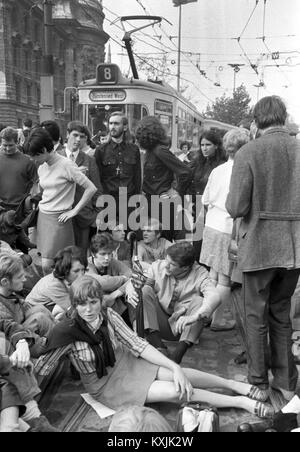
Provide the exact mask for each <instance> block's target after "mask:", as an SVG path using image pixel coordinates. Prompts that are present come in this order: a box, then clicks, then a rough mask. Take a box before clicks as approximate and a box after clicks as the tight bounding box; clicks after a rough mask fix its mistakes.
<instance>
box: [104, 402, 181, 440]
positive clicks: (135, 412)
mask: <svg viewBox="0 0 300 452" xmlns="http://www.w3.org/2000/svg"><path fill="white" fill-rule="evenodd" d="M108 431H109V432H164V433H170V432H174V430H173V429H172V428H171V426H170V425H169V423H168V422H167V421H166V419H165V418H164V417H163V416H162V415H161V414H159V413H158V411H156V410H153V408H149V407H145V406H138V405H130V406H127V407H123V408H121V409H120V410H119V411H117V412H116V413H115V414H114V415H113V418H112V421H111V423H110V426H109V429H108Z"/></svg>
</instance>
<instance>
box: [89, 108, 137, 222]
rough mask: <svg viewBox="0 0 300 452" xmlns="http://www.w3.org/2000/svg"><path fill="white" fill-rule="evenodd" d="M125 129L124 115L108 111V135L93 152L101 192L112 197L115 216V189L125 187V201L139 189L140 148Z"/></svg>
mask: <svg viewBox="0 0 300 452" xmlns="http://www.w3.org/2000/svg"><path fill="white" fill-rule="evenodd" d="M127 131H128V120H127V118H126V116H124V114H123V113H122V112H114V113H112V114H111V116H110V118H109V134H110V139H109V141H108V142H107V143H104V144H102V145H101V146H100V147H98V148H97V149H96V152H95V159H96V162H97V165H98V169H99V174H100V180H101V182H102V184H103V189H104V194H105V195H111V196H112V197H113V198H114V200H115V203H116V215H117V217H118V216H119V193H120V192H119V189H122V188H123V189H126V190H127V201H128V199H129V198H130V197H131V196H133V195H138V194H140V193H141V158H140V150H139V148H138V147H137V146H136V145H135V144H133V143H130V142H129V141H128V140H127ZM113 219H115V218H110V220H113ZM122 220H123V218H122ZM125 220H126V219H125ZM122 222H123V221H122Z"/></svg>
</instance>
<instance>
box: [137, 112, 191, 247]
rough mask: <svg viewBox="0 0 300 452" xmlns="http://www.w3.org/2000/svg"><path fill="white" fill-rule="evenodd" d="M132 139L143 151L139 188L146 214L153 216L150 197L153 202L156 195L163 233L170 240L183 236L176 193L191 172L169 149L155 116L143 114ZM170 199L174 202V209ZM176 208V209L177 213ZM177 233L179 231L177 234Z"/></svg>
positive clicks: (163, 131) (182, 191)
mask: <svg viewBox="0 0 300 452" xmlns="http://www.w3.org/2000/svg"><path fill="white" fill-rule="evenodd" d="M136 140H137V141H138V143H139V145H140V147H141V148H142V149H144V150H145V151H146V155H145V161H144V172H143V174H144V181H143V188H142V189H143V192H144V193H145V195H146V198H147V201H148V216H149V217H151V218H154V217H155V215H154V212H152V210H154V205H153V206H151V200H152V201H154V199H155V198H154V196H155V195H156V197H157V198H158V199H157V200H156V201H160V202H161V205H162V211H163V212H162V213H161V214H160V215H158V216H159V218H157V219H158V220H159V221H160V222H161V223H162V224H163V226H165V227H166V226H167V224H168V229H169V231H168V233H167V234H166V232H165V236H166V238H167V239H168V240H170V241H172V240H173V239H185V232H184V231H182V229H183V227H182V226H183V225H182V224H180V223H178V222H177V221H176V220H178V219H179V215H178V212H179V211H180V215H181V198H180V195H183V194H185V190H186V187H187V185H188V184H189V182H190V179H191V174H192V171H191V169H190V168H189V167H188V166H187V165H186V164H185V163H183V162H181V161H180V160H179V159H178V158H177V157H176V156H175V155H174V154H173V153H172V152H171V151H170V149H169V148H170V146H169V143H168V141H169V140H168V137H167V134H166V131H165V129H164V127H163V125H162V124H161V123H160V121H159V119H158V118H156V117H155V116H147V117H145V118H143V119H142V121H141V122H140V123H139V125H138V127H137V129H136ZM175 176H176V177H177V181H178V183H177V187H176V188H177V189H176V190H175V189H174V187H173V185H174V180H175ZM170 200H172V201H174V204H175V208H174V204H173V203H170ZM157 207H158V206H157ZM176 208H178V212H177V210H176ZM157 210H159V209H157ZM162 216H163V218H162ZM164 220H165V221H164ZM176 223H177V224H176ZM181 223H182V222H181ZM179 233H181V235H180V236H179Z"/></svg>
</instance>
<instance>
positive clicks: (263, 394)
mask: <svg viewBox="0 0 300 452" xmlns="http://www.w3.org/2000/svg"><path fill="white" fill-rule="evenodd" d="M247 397H249V399H253V400H258V401H259V402H265V401H266V400H268V398H269V391H268V390H267V389H265V390H264V389H259V388H258V387H257V386H251V388H250V391H249V392H248V394H247Z"/></svg>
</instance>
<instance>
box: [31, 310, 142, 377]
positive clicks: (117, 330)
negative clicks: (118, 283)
mask: <svg viewBox="0 0 300 452" xmlns="http://www.w3.org/2000/svg"><path fill="white" fill-rule="evenodd" d="M100 324H101V322H100ZM100 324H99V325H100ZM107 325H108V333H109V337H110V340H111V343H112V346H113V349H114V350H116V349H117V347H118V346H119V345H120V344H121V345H123V346H125V347H126V348H127V349H128V350H129V351H130V352H131V353H132V354H133V355H134V356H136V357H139V356H140V355H141V354H142V353H143V351H144V350H145V348H146V347H147V346H148V342H147V341H146V340H145V339H141V338H140V337H139V336H138V335H137V334H136V333H135V332H134V331H132V330H131V329H130V328H129V327H128V326H127V325H126V323H125V322H124V321H123V319H122V318H121V317H120V316H119V314H117V313H116V312H115V311H114V310H113V309H111V308H107ZM98 327H99V326H98ZM94 331H95V329H94ZM63 356H68V357H69V358H70V360H71V362H72V364H73V365H74V367H75V368H76V369H77V370H78V372H79V373H80V374H91V373H94V372H95V371H96V364H95V355H94V352H93V351H92V349H91V347H90V346H89V344H87V343H86V342H79V341H78V342H74V344H69V345H66V346H65V347H60V348H57V349H55V350H53V351H51V352H49V353H46V354H45V355H42V356H40V358H38V359H37V361H36V362H35V372H36V374H38V375H41V376H44V375H49V374H50V373H51V372H52V371H53V370H54V368H55V366H56V365H57V363H58V361H59V360H60V359H61V358H62V357H63Z"/></svg>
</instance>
